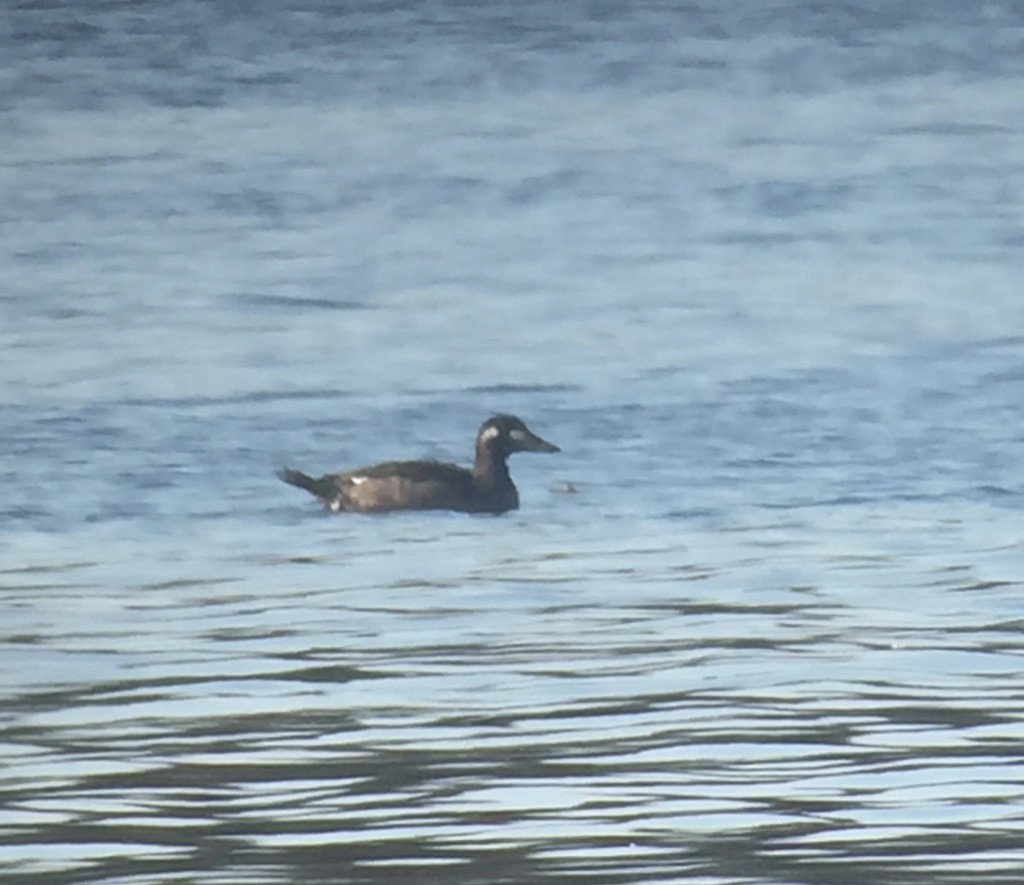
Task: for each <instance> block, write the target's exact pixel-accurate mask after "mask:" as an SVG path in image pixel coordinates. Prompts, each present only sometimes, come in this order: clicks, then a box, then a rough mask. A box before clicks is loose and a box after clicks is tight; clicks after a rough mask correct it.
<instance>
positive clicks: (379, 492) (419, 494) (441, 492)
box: [279, 415, 560, 513]
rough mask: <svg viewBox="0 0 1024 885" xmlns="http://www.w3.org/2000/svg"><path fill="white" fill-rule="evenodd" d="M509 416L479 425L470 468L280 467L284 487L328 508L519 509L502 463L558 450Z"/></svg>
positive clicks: (409, 464) (411, 464) (412, 464)
mask: <svg viewBox="0 0 1024 885" xmlns="http://www.w3.org/2000/svg"><path fill="white" fill-rule="evenodd" d="M558 451H560V449H559V448H558V446H555V445H552V444H551V443H549V442H546V441H545V440H543V439H541V438H540V437H539V436H537V434H535V433H534V432H533V431H532V430H530V428H529V427H527V426H526V425H525V424H524V423H523V422H522V421H521V420H519V418H517V417H515V415H495V416H493V417H491V418H488V419H487V420H486V421H484V423H483V424H481V425H480V430H479V431H478V432H477V435H476V460H475V461H474V463H473V469H472V470H467V469H466V468H465V467H459V466H457V465H455V464H445V463H442V462H440V461H388V462H386V463H384V464H376V465H374V466H373V467H361V468H359V469H358V470H349V471H347V472H346V473H328V474H326V475H325V476H321V477H319V478H314V477H312V476H307V475H306V474H305V473H301V472H300V471H298V470H291V469H290V468H285V469H284V470H282V471H281V472H280V474H279V475H280V477H281V479H283V480H284V481H285V482H286V483H289V484H290V485H293V486H298V487H299V488H300V489H305V490H306V491H307V492H310V493H312V494H313V495H315V496H316V497H317V498H319V499H320V501H322V502H323V505H324V506H325V507H326V508H327V509H328V510H335V511H342V510H344V511H348V510H352V511H357V512H360V513H384V512H386V511H389V510H458V511H461V512H463V513H504V512H505V511H506V510H515V509H516V508H517V507H518V506H519V493H518V492H517V491H516V487H515V485H514V484H513V482H512V478H511V477H510V476H509V474H508V464H507V462H506V459H507V458H508V456H509V455H511V454H513V453H515V452H558Z"/></svg>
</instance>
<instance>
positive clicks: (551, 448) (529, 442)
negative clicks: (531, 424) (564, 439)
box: [520, 433, 562, 452]
mask: <svg viewBox="0 0 1024 885" xmlns="http://www.w3.org/2000/svg"><path fill="white" fill-rule="evenodd" d="M520 445H521V447H522V451H524V452H560V451H562V450H561V449H560V448H558V446H556V445H555V444H554V443H549V442H548V441H547V440H546V439H541V438H540V437H539V436H537V434H536V433H531V434H530V435H529V436H527V437H526V438H525V439H524V440H523V441H522V443H521V444H520Z"/></svg>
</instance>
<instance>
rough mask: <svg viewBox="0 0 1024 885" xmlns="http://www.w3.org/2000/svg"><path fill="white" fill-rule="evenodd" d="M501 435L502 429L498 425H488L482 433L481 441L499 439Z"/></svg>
mask: <svg viewBox="0 0 1024 885" xmlns="http://www.w3.org/2000/svg"><path fill="white" fill-rule="evenodd" d="M499 436H501V431H500V430H498V428H497V427H488V428H487V429H486V430H485V431H484V432H483V433H481V434H480V442H490V441H491V440H492V439H497V438H498V437H499Z"/></svg>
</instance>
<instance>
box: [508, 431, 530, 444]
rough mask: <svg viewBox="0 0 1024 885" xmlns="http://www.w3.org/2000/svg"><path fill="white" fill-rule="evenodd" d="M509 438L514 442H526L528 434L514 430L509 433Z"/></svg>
mask: <svg viewBox="0 0 1024 885" xmlns="http://www.w3.org/2000/svg"><path fill="white" fill-rule="evenodd" d="M509 439H511V440H512V441H513V442H517V443H521V442H526V434H525V433H523V431H521V430H518V429H517V430H513V431H511V432H510V433H509Z"/></svg>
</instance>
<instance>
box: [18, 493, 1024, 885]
mask: <svg viewBox="0 0 1024 885" xmlns="http://www.w3.org/2000/svg"><path fill="white" fill-rule="evenodd" d="M549 513H550V510H549ZM574 518H583V519H585V518H586V517H585V516H582V515H580V514H577V517H574ZM311 520H312V533H313V535H314V538H313V540H310V538H309V537H308V536H307V537H305V539H304V540H302V541H300V540H299V539H300V537H301V535H302V533H303V532H305V531H306V530H308V529H310V523H309V522H308V521H307V522H305V523H304V524H302V525H297V526H294V527H293V528H292V529H291V530H289V531H288V532H286V535H285V539H284V541H283V542H282V543H281V544H279V547H287V546H288V544H289V543H291V542H292V541H293V540H294V542H297V543H300V544H301V543H304V544H306V545H307V546H309V547H314V546H320V545H321V544H323V545H324V548H325V549H326V541H327V540H328V539H329V538H330V537H332V536H334V537H336V538H344V537H345V536H346V535H347V536H349V537H350V538H351V537H363V538H371V537H372V536H373V535H375V534H377V535H379V534H380V532H381V530H382V529H383V533H384V534H385V535H388V534H390V535H392V538H391V540H390V541H387V542H386V543H381V546H380V548H379V549H378V551H377V552H374V551H373V550H372V549H371V550H369V551H368V559H369V560H370V561H369V562H368V563H367V570H368V572H369V573H370V574H374V573H376V574H377V576H378V577H377V578H375V579H374V582H373V583H363V582H362V581H361V580H360V578H361V577H363V576H364V573H363V572H362V570H361V568H353V567H347V566H346V562H347V560H348V559H349V557H350V554H351V549H350V548H349V549H339V550H338V552H337V553H336V554H334V555H333V557H331V558H317V557H307V556H305V555H302V556H298V557H296V558H295V559H289V558H282V557H279V556H276V555H275V556H272V557H267V556H266V555H265V554H264V555H261V554H260V553H259V552H258V551H257V550H256V549H255V545H254V544H251V543H250V544H248V545H247V544H246V542H245V540H244V539H243V538H242V537H241V536H239V537H235V538H230V537H223V538H220V539H219V540H221V541H224V542H225V546H226V547H231V546H232V544H231V543H230V542H234V543H233V547H234V549H232V550H231V552H230V553H228V554H226V555H225V558H224V559H223V560H222V567H224V568H225V569H227V568H228V567H230V564H232V563H233V568H234V570H235V571H234V574H232V575H228V574H225V575H224V576H223V577H222V579H221V580H220V581H210V582H203V581H194V580H187V579H180V580H167V581H163V582H160V583H151V584H147V585H144V586H136V587H134V588H133V587H121V588H117V589H111V588H109V587H108V588H106V589H104V587H103V585H102V583H101V582H97V581H95V580H94V579H93V577H92V576H94V575H95V574H96V573H97V572H98V571H102V566H101V565H100V564H99V563H89V562H81V561H79V562H69V563H67V564H64V565H61V566H59V567H56V568H44V567H36V568H31V567H30V568H22V569H15V570H9V571H7V572H6V573H5V576H4V577H5V583H7V584H8V585H11V584H16V585H20V586H19V587H18V590H17V591H16V592H12V591H8V592H7V594H6V598H7V599H8V600H9V601H10V602H11V603H15V601H16V600H17V599H18V598H20V599H23V600H24V599H28V598H31V599H32V600H33V602H32V604H31V605H27V604H25V603H22V605H21V606H20V608H21V609H22V611H23V616H22V617H21V618H20V619H18V618H17V617H16V619H15V621H14V622H13V623H15V624H17V629H16V631H15V630H14V629H13V624H12V627H9V628H8V630H10V631H11V632H10V633H9V635H8V637H7V643H8V644H7V650H6V651H5V659H6V661H7V664H8V667H13V668H14V670H15V671H16V672H11V671H10V670H9V671H8V674H7V676H6V677H5V679H4V682H5V694H6V695H7V697H8V701H7V703H6V704H5V714H4V728H3V734H2V740H3V745H4V750H5V758H6V759H7V760H8V765H7V767H6V775H5V777H4V780H3V791H4V797H5V803H4V805H5V808H6V812H5V813H4V815H3V818H2V829H3V831H4V834H5V841H6V842H7V844H8V848H7V849H5V851H4V855H5V857H6V864H7V865H8V868H9V869H10V870H11V871H12V872H16V873H18V874H19V876H20V877H21V878H22V880H24V881H39V882H71V881H78V880H79V878H78V877H79V876H81V875H82V874H83V873H85V872H86V871H87V876H88V878H89V880H90V881H101V880H108V879H118V878H119V877H129V878H130V879H131V881H133V882H164V881H174V880H175V879H176V878H177V877H178V876H185V875H187V876H189V877H190V878H192V879H195V878H198V879H200V880H208V881H217V880H221V881H222V880H223V879H224V878H225V877H226V878H229V879H231V880H232V881H236V880H237V881H322V882H327V881H360V880H371V879H372V880H374V881H379V880H390V879H391V878H396V879H397V878H398V877H400V876H409V875H413V876H414V878H415V879H416V880H417V881H438V882H440V881H451V880H452V878H457V879H458V880H459V881H479V882H490V881H495V880H496V879H498V878H501V879H506V880H509V881H533V880H546V879H555V878H560V877H562V876H569V875H573V876H579V875H583V876H584V877H585V878H587V880H588V881H608V882H631V881H636V880H637V879H638V878H642V879H644V880H646V881H672V880H677V879H680V878H687V877H690V878H693V879H694V880H698V881H709V882H711V881H713V882H732V881H759V882H768V881H800V882H846V881H849V882H855V881H872V882H893V883H895V882H921V883H926V882H929V883H930V882H960V881H963V882H966V881H967V880H968V879H969V878H977V877H979V876H980V877H981V878H982V879H983V880H984V881H987V882H998V881H1005V882H1010V881H1013V880H1014V878H1015V877H1016V876H1019V870H1020V849H1019V845H1020V835H1021V833H1020V829H1021V824H1020V795H1021V794H1020V784H1021V783H1022V782H1024V770H1022V769H1024V753H1022V752H1021V749H1020V747H1021V737H1022V734H1024V723H1022V711H1021V707H1020V703H1019V685H1018V682H1019V665H1020V657H1021V654H1022V650H1024V644H1022V643H1021V641H1020V635H1019V618H1018V617H1017V616H1016V615H1013V614H1010V613H1007V615H1006V616H1005V618H1003V619H998V618H995V619H994V611H995V608H997V607H998V605H999V604H1001V602H1002V601H1005V599H1006V591H1007V584H1006V583H1004V582H1002V581H999V580H986V581H981V580H979V579H978V575H976V574H973V573H972V571H971V569H969V568H964V567H958V566H955V565H949V564H945V563H944V562H943V561H942V560H941V559H937V558H935V557H936V554H934V553H922V555H921V561H920V562H918V563H917V564H916V565H914V567H912V568H908V563H907V562H900V561H897V560H895V559H894V558H893V557H890V556H874V557H872V556H866V555H865V556H858V555H841V556H834V555H832V554H831V553H829V552H827V551H825V552H822V551H820V550H818V549H816V546H815V545H813V544H808V543H807V541H805V540H803V538H806V537H808V536H810V527H809V526H807V525H802V526H796V525H787V526H785V527H780V526H778V525H776V527H775V528H772V526H771V524H770V523H768V522H762V525H761V527H760V528H761V530H762V531H761V532H760V533H759V534H760V536H761V538H762V540H763V539H764V538H765V537H771V536H773V535H774V537H775V541H774V547H775V549H776V550H777V551H778V552H777V556H776V557H774V563H773V562H772V559H765V558H763V557H762V558H759V559H757V560H756V561H755V560H753V559H745V558H744V553H745V552H749V550H750V547H749V542H748V540H747V539H746V536H747V535H748V534H749V531H733V532H731V533H729V532H725V533H723V532H721V531H716V532H714V533H707V534H704V533H702V532H700V531H699V530H697V529H695V528H694V527H693V525H692V523H691V524H689V525H688V524H687V523H686V522H678V523H676V524H675V527H674V528H675V529H676V531H675V532H672V533H670V534H665V533H664V530H663V533H662V535H661V536H654V535H653V534H650V533H645V534H641V535H640V536H637V537H622V538H621V539H620V545H621V549H618V550H616V549H605V550H603V551H601V550H599V549H598V547H599V541H600V539H599V538H598V537H597V533H596V531H595V529H594V527H589V528H588V527H586V526H583V525H566V526H563V527H562V528H561V529H560V534H561V535H562V536H563V538H568V539H569V540H567V541H565V540H545V539H543V538H542V537H538V534H537V532H536V530H535V527H533V526H531V523H530V521H529V520H526V519H522V520H519V521H516V520H515V517H513V518H512V520H509V521H504V520H493V519H479V520H476V519H469V520H463V521H461V522H460V521H455V520H449V519H447V518H445V517H443V516H442V517H439V518H433V517H431V516H427V517H423V518H420V517H416V518H411V519H409V520H406V521H405V523H404V524H401V523H397V524H396V523H394V522H390V521H389V522H386V523H382V522H381V521H379V520H378V521H374V520H368V521H364V520H361V521H360V523H359V524H358V525H357V526H356V527H355V528H352V526H351V524H349V525H345V524H342V525H341V526H339V525H338V523H337V522H336V521H334V520H330V519H321V518H319V517H315V518H313V517H311ZM300 522H302V521H301V520H300ZM367 522H369V523H371V524H373V523H376V524H374V525H371V528H369V529H367V528H366V524H367ZM841 522H842V520H841V518H840V519H838V520H837V519H829V518H828V517H826V518H825V520H824V524H823V525H821V526H820V528H821V529H823V530H827V529H833V530H834V529H836V528H838V527H839V526H840V525H841ZM495 527H500V529H501V531H502V533H503V537H504V543H503V544H502V547H501V550H502V551H503V552H502V553H500V554H499V556H498V558H493V554H494V553H495V552H497V550H496V548H495V541H496V537H495V534H494V529H495ZM237 528H238V531H239V532H241V531H242V530H243V529H244V527H243V526H238V527H237ZM722 528H728V527H724V526H723V527H722ZM732 528H734V529H740V528H745V529H748V530H749V529H753V528H754V526H753V525H750V526H746V527H740V526H734V527H732ZM889 529H891V526H882V527H879V529H878V531H879V533H880V534H884V532H886V531H888V530H889ZM677 533H678V534H677ZM431 534H433V537H431V536H430V535H431ZM730 534H731V535H732V537H734V538H738V539H741V540H739V541H738V542H737V543H736V544H735V545H734V546H730V542H728V541H726V540H723V538H727V537H729V535H730ZM399 535H405V536H406V538H405V539H404V540H399V539H398V537H397V536H399ZM673 535H676V537H673ZM588 536H589V538H590V541H588V540H587V538H588ZM377 540H378V541H379V542H380V541H382V539H381V538H380V537H378V539H377ZM343 546H344V545H343ZM517 548H519V549H520V550H522V548H527V549H526V552H519V553H517V554H514V553H512V551H513V550H516V549H517ZM146 549H147V552H149V553H150V554H152V553H154V552H156V553H159V555H161V556H162V557H163V558H166V559H173V558H174V556H175V554H180V553H182V552H183V551H180V550H179V551H175V550H173V549H164V550H162V551H157V550H156V549H154V545H153V544H152V543H151V542H150V543H149V544H148V545H147V548H146ZM442 550H444V551H447V552H448V553H449V554H451V556H450V557H448V558H445V559H444V560H438V559H437V553H438V552H440V551H442ZM390 551H393V552H394V554H395V555H391V554H390ZM138 552H142V551H141V550H140V551H138ZM1007 552H1008V551H1007ZM123 553H124V558H126V559H127V558H130V556H128V551H127V549H125V550H124V551H123ZM417 556H419V557H423V558H424V560H426V561H428V562H429V563H430V568H429V569H427V570H429V571H432V572H433V575H432V577H431V578H430V579H419V578H416V579H413V578H411V577H410V573H414V572H416V571H417V570H416V569H415V568H410V563H412V562H415V559H414V558H413V557H417ZM928 572H930V573H931V575H932V578H931V579H930V580H929V581H928V582H922V581H919V580H917V579H918V578H920V577H921V576H922V575H923V574H925V573H928ZM895 586H902V587H903V588H905V589H904V592H905V593H906V594H907V596H908V597H910V598H909V599H904V600H897V599H894V598H893V595H892V594H893V591H892V589H891V588H893V587H895ZM915 596H916V597H920V599H921V600H924V599H929V600H930V602H931V604H930V606H929V607H928V608H925V607H924V606H922V607H921V608H915V606H914V604H913V597H915ZM14 608H15V609H16V610H17V609H18V608H19V606H18V605H17V604H16V603H15V604H14ZM89 609H92V612H91V614H89V615H87V614H86V613H85V612H86V611H87V610H89ZM97 610H99V611H102V612H103V613H104V615H103V617H102V618H97V617H96V612H97ZM29 612H31V614H29ZM196 870H205V871H206V873H205V874H203V875H199V876H197V875H196V874H195V871H196Z"/></svg>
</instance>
